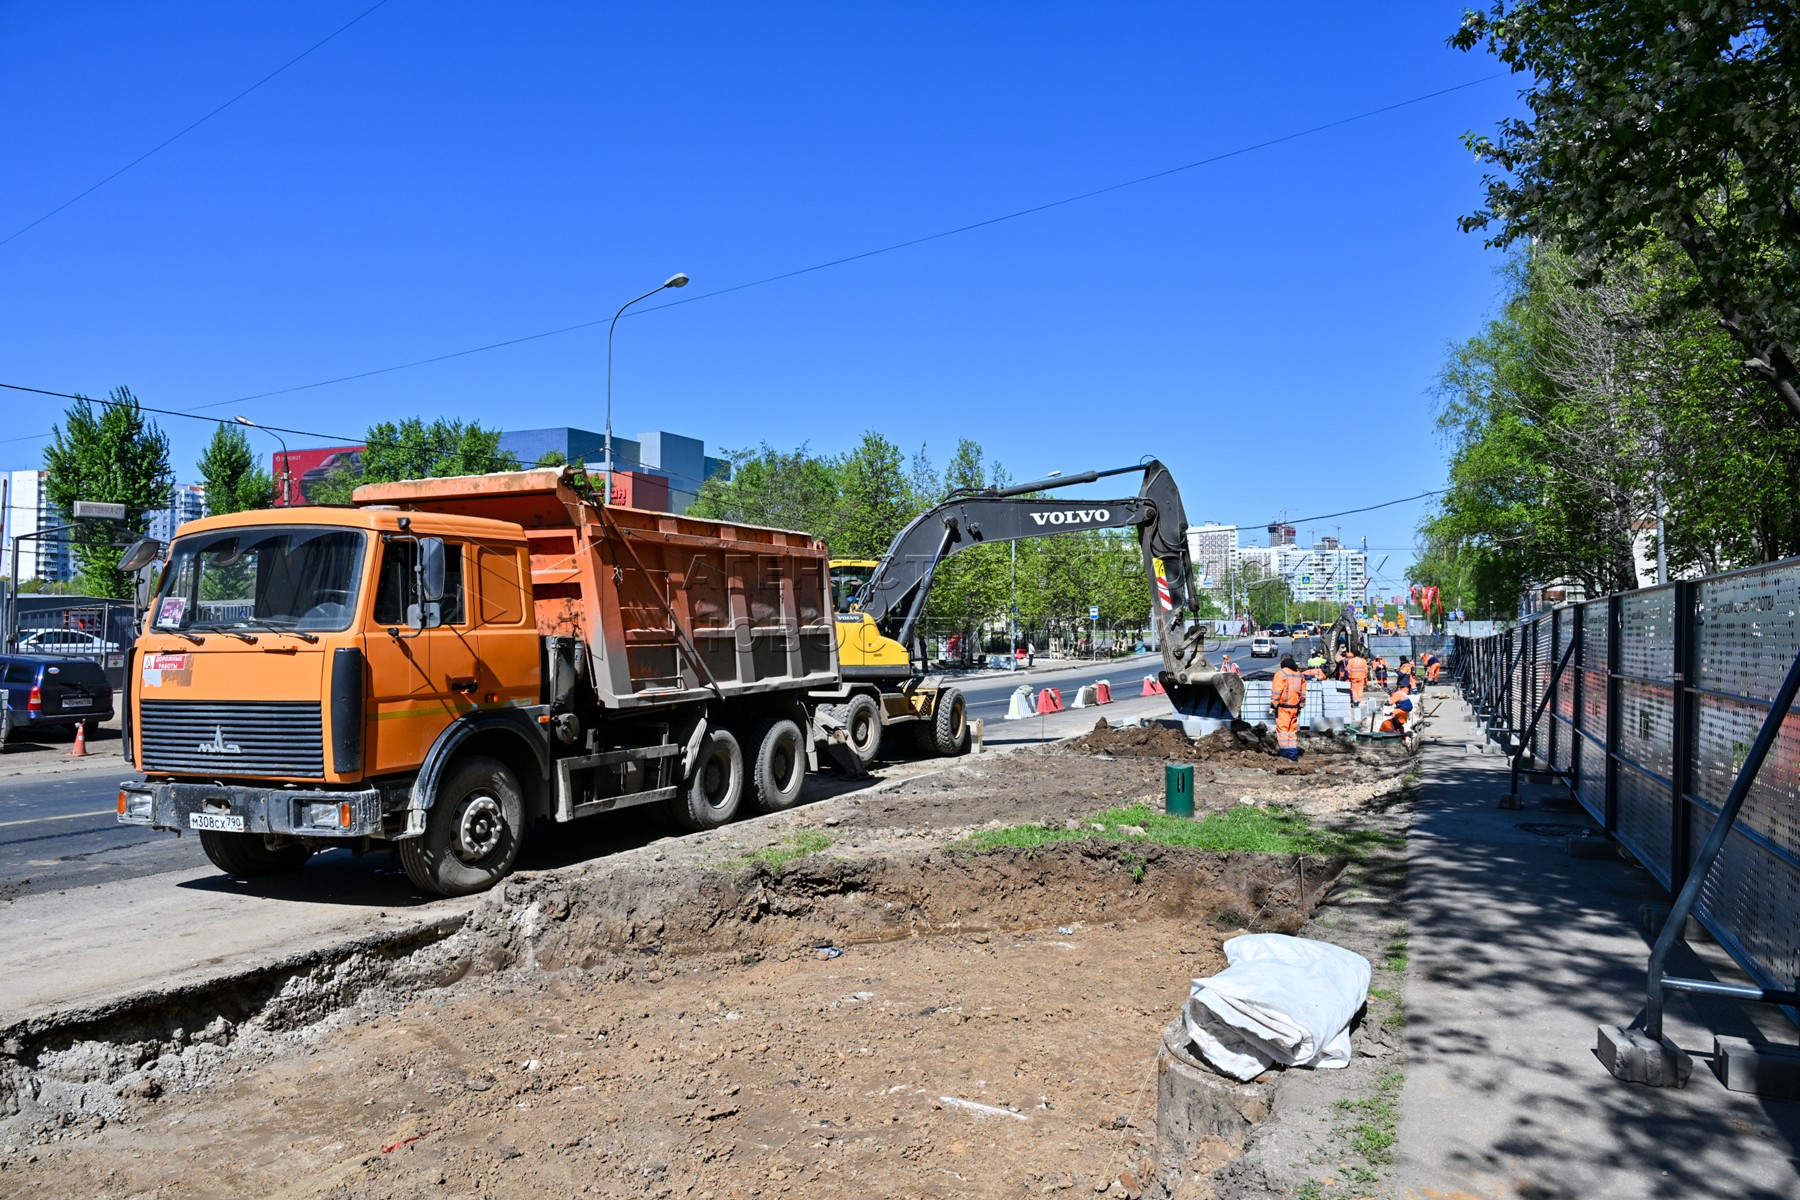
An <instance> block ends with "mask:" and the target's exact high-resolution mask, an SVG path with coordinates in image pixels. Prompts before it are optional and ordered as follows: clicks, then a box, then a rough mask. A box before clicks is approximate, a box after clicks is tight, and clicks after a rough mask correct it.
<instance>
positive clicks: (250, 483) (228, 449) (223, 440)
mask: <svg viewBox="0 0 1800 1200" xmlns="http://www.w3.org/2000/svg"><path fill="white" fill-rule="evenodd" d="M199 468H200V482H201V483H202V484H204V485H205V486H206V508H207V511H208V512H210V513H234V512H246V511H248V510H250V509H253V508H267V507H269V502H270V501H271V500H272V499H273V498H274V495H275V485H274V481H273V480H272V479H270V477H269V476H268V474H267V473H266V472H264V471H262V470H261V469H260V468H258V467H257V465H256V456H255V455H254V454H252V453H251V452H250V438H249V436H248V435H246V434H245V433H244V431H243V429H242V428H241V427H239V426H236V425H220V426H219V427H218V428H217V429H216V430H214V431H213V436H212V441H210V442H208V443H207V446H206V452H205V453H204V454H202V455H201V456H200V462H199Z"/></svg>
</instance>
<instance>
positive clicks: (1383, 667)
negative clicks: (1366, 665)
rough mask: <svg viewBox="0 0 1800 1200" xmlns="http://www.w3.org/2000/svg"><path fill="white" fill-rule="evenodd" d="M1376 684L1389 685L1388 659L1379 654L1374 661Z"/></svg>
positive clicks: (1378, 685)
mask: <svg viewBox="0 0 1800 1200" xmlns="http://www.w3.org/2000/svg"><path fill="white" fill-rule="evenodd" d="M1374 668H1375V684H1376V686H1377V687H1386V686H1387V659H1386V658H1384V657H1383V656H1382V655H1379V654H1377V655H1376V656H1375V662H1374Z"/></svg>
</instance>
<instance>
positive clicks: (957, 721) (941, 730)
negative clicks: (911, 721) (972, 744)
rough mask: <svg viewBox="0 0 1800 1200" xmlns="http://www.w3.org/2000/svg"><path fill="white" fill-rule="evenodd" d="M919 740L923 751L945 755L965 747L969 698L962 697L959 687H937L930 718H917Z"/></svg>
mask: <svg viewBox="0 0 1800 1200" xmlns="http://www.w3.org/2000/svg"><path fill="white" fill-rule="evenodd" d="M919 741H920V742H921V743H923V749H924V750H925V752H926V753H928V754H941V755H943V756H944V757H946V758H950V757H953V756H955V755H958V754H963V753H966V752H967V751H968V749H969V702H968V701H967V700H965V699H963V694H962V689H961V688H956V687H947V688H939V689H938V694H937V705H936V706H935V707H934V708H933V709H932V713H931V720H929V721H920V722H919Z"/></svg>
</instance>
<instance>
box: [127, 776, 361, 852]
mask: <svg viewBox="0 0 1800 1200" xmlns="http://www.w3.org/2000/svg"><path fill="white" fill-rule="evenodd" d="M119 820H120V822H121V823H123V824H126V825H148V826H149V827H150V828H152V829H169V830H175V831H178V832H179V831H183V830H189V829H212V830H217V831H220V832H225V833H265V834H267V833H273V834H283V835H286V836H289V837H319V838H365V837H381V836H382V835H383V832H384V827H383V820H382V811H381V789H380V788H365V789H361V790H356V791H338V790H336V789H332V790H325V789H315V790H297V789H294V788H262V787H250V786H245V785H242V784H217V783H156V782H152V781H150V780H145V781H144V782H142V783H139V782H136V781H133V782H130V783H122V784H120V785H119Z"/></svg>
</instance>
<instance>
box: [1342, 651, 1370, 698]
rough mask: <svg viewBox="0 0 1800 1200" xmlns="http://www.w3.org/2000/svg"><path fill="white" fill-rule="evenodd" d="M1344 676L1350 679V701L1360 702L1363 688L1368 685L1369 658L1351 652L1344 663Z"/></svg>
mask: <svg viewBox="0 0 1800 1200" xmlns="http://www.w3.org/2000/svg"><path fill="white" fill-rule="evenodd" d="M1344 678H1346V679H1348V680H1349V681H1350V703H1352V704H1361V703H1362V696H1363V689H1364V688H1365V687H1367V686H1369V660H1368V659H1366V658H1364V657H1363V656H1362V655H1360V654H1354V653H1353V654H1351V655H1350V659H1349V661H1348V662H1346V663H1345V664H1344Z"/></svg>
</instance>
